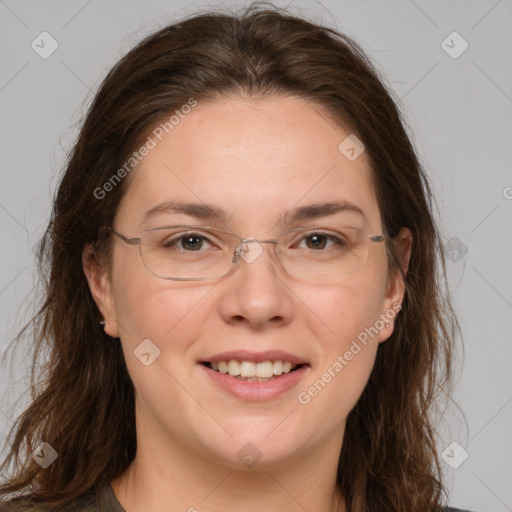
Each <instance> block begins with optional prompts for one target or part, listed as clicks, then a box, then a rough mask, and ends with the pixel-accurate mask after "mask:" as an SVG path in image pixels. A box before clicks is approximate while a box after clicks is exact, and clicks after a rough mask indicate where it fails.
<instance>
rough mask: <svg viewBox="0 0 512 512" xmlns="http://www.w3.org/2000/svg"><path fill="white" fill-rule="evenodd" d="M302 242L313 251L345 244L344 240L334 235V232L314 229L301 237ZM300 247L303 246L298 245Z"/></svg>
mask: <svg viewBox="0 0 512 512" xmlns="http://www.w3.org/2000/svg"><path fill="white" fill-rule="evenodd" d="M301 241H303V242H305V244H306V248H307V249H312V250H315V251H318V250H319V251H321V250H322V249H325V248H332V247H333V245H334V246H343V245H345V242H344V241H343V240H342V239H341V238H339V237H337V236H335V235H334V234H330V233H323V232H321V231H314V232H311V233H308V234H306V235H304V236H303V237H302V240H301ZM299 247H300V248H304V246H302V247H301V246H300V244H299Z"/></svg>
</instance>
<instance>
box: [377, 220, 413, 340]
mask: <svg viewBox="0 0 512 512" xmlns="http://www.w3.org/2000/svg"><path fill="white" fill-rule="evenodd" d="M395 243H396V245H397V247H398V251H399V260H400V266H401V268H402V272H403V273H404V275H407V271H408V269H409V260H410V258H411V248H412V234H411V232H410V231H409V229H407V228H402V229H401V230H400V232H399V233H398V235H397V236H396V242H395ZM404 296H405V282H404V278H403V276H402V273H401V272H400V271H399V270H397V271H396V272H395V273H394V274H393V276H392V277H390V278H389V279H388V286H387V291H386V296H385V298H384V301H383V310H382V312H381V316H380V318H381V319H382V321H383V322H384V327H383V328H382V329H381V330H380V332H379V343H382V342H383V341H386V340H387V339H388V338H389V337H390V336H391V334H392V333H393V329H394V326H395V319H396V317H397V315H398V314H399V311H400V309H401V307H402V303H403V301H404ZM386 324H389V327H386Z"/></svg>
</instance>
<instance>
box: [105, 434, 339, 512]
mask: <svg viewBox="0 0 512 512" xmlns="http://www.w3.org/2000/svg"><path fill="white" fill-rule="evenodd" d="M152 434H153V435H152V436H145V437H144V439H143V441H142V442H139V441H140V440H139V439H138V443H137V446H138V449H137V454H136V457H135V459H134V460H133V461H132V463H131V465H130V466H129V468H128V469H127V471H126V472H125V473H124V474H123V475H121V476H120V477H119V478H116V479H115V480H113V481H112V488H113V490H114V493H115V495H116V497H117V500H118V501H119V503H120V504H121V506H122V507H123V508H124V509H125V511H126V512H157V511H161V510H167V511H169V512H174V511H176V512H178V511H180V512H183V511H187V512H221V511H226V510H239V509H240V504H241V503H243V510H244V511H246V512H256V511H258V512H259V511H261V510H265V511H266V512H299V511H300V512H304V510H322V511H326V512H327V511H328V512H346V510H347V508H346V504H345V501H344V500H343V498H342V497H340V496H339V495H338V492H337V487H336V472H337V466H338V454H339V452H340V450H341V442H342V439H339V436H338V439H332V440H327V441H326V440H323V442H322V443H321V444H319V445H318V446H311V447H310V448H309V449H304V450H303V451H301V453H297V454H295V455H293V456H291V457H288V458H286V459H285V460H281V461H277V462H273V463H267V464H265V465H263V464H262V463H256V464H255V465H254V466H252V467H251V468H249V467H248V468H243V469H240V465H237V466H235V465H234V464H231V463H229V462H223V461H222V460H219V459H218V458H217V459H213V458H212V457H211V455H210V454H208V453H206V452H205V454H201V453H198V450H194V451H192V450H190V449H188V447H187V446H184V444H183V443H180V442H178V440H176V442H169V437H168V434H167V437H166V442H165V443H164V442H163V439H162V438H159V436H155V435H154V432H152ZM138 436H139V434H138ZM341 437H342V436H341Z"/></svg>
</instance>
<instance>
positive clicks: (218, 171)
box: [116, 97, 380, 229]
mask: <svg viewBox="0 0 512 512" xmlns="http://www.w3.org/2000/svg"><path fill="white" fill-rule="evenodd" d="M169 117H170V116H169ZM166 120H167V119H164V120H163V121H164V122H165V121H166ZM167 127H168V130H167V131H168V133H167V132H166V131H165V130H163V136H162V135H161V136H160V137H161V140H159V139H158V138H157V137H155V136H154V135H153V133H154V132H151V133H150V134H149V136H150V137H152V138H153V140H154V143H155V144H154V147H153V149H151V150H150V151H149V152H148V154H147V155H146V156H145V157H144V158H143V159H142V161H141V162H140V163H139V164H138V165H137V167H136V168H135V170H134V171H132V175H131V180H130V184H129V187H128V190H127V192H126V194H125V197H124V198H123V201H122V203H121V205H120V208H119V210H118V215H117V218H116V221H117V222H120V223H122V225H126V226H127V227H129V228H132V229H133V228H134V227H140V225H141V224H142V222H143V219H144V215H145V213H146V212H147V211H148V210H149V209H151V208H153V207H155V206H156V205H158V204H160V203H163V202H165V201H169V200H171V201H181V202H186V203H191V202H194V203H208V204H212V205H217V206H218V207H220V208H222V209H224V210H225V211H226V216H227V219H229V221H230V222H231V223H232V224H230V227H232V228H235V227H236V225H237V224H238V225H239V226H242V225H243V226H246V227H248V228H253V229H261V226H262V225H263V224H266V225H267V226H268V225H275V224H276V221H277V220H278V218H280V217H282V216H283V213H285V212H286V211H288V210H292V209H294V208H298V207H304V206H307V205H309V204H313V203H319V202H327V201H346V202H350V203H352V204H354V205H356V206H358V207H359V208H360V209H361V210H363V212H364V214H365V216H366V218H367V220H368V222H369V223H370V224H371V225H372V226H374V227H375V228H378V227H379V226H380V214H379V211H378V205H377V200H376V195H375V191H374V189H373V182H372V179H371V171H370V164H369V160H368V158H367V155H366V154H365V152H364V151H363V153H362V154H361V155H360V156H359V157H357V158H356V159H355V160H349V159H348V158H347V157H346V156H345V154H344V153H343V152H342V151H340V144H342V143H343V141H345V139H346V138H347V137H348V136H349V135H351V134H350V130H347V129H344V128H341V127H340V126H338V125H337V124H335V123H334V122H333V121H332V119H330V118H329V117H328V116H327V115H326V114H325V113H324V112H323V111H322V109H321V107H320V106H317V105H315V104H313V103H312V102H310V101H306V100H304V99H302V98H299V97H265V98H264V99H257V100H255V99H241V98H227V99H222V100H217V101H215V102H208V103H201V102H198V104H197V106H196V107H194V108H193V109H191V111H190V112H189V113H188V114H186V115H183V114H182V116H180V118H179V122H178V123H177V124H173V125H172V128H171V129H169V125H167ZM161 131H162V130H161ZM349 140H351V139H349ZM342 146H343V145H342ZM262 223H263V224H262Z"/></svg>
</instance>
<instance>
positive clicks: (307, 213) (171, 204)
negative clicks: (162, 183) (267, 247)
mask: <svg viewBox="0 0 512 512" xmlns="http://www.w3.org/2000/svg"><path fill="white" fill-rule="evenodd" d="M340 212H348V213H352V214H356V215H358V216H360V217H361V218H362V219H363V220H364V221H366V220H367V219H366V216H365V214H364V212H363V210H361V208H359V206H357V205H355V204H353V203H350V202H347V201H329V202H322V203H316V204H310V205H307V206H301V207H299V208H295V209H293V210H290V211H286V212H284V213H283V214H282V215H281V223H282V224H284V223H286V222H295V221H303V220H309V219H316V218H319V217H326V216H328V215H334V214H336V213H340ZM157 213H182V214H185V215H188V216H189V217H196V218H197V219H201V220H212V219H214V218H217V219H220V220H221V221H223V222H225V221H227V218H228V214H227V212H226V211H225V210H223V209H222V208H219V207H218V206H215V205H212V204H207V203H185V202H182V201H177V200H170V201H165V202H163V203H160V204H158V205H156V206H154V207H153V208H150V209H149V210H147V211H146V212H145V213H144V217H143V221H142V222H143V223H144V222H146V221H147V220H148V219H149V218H150V217H152V216H153V215H155V214H157Z"/></svg>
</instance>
